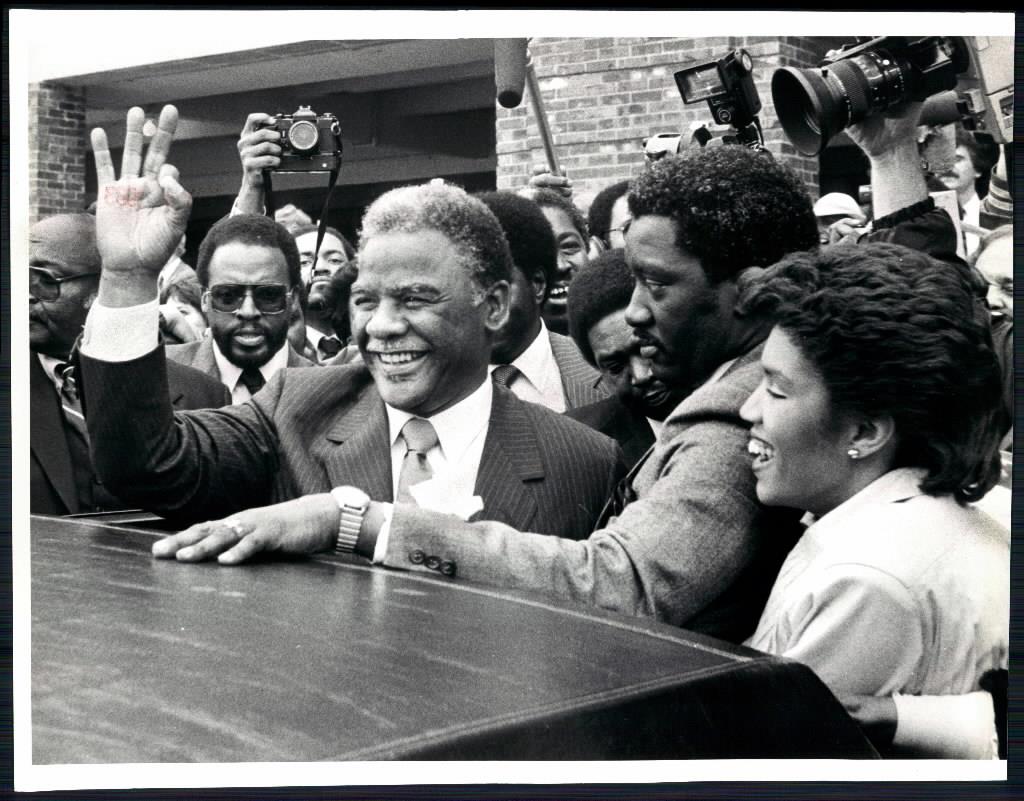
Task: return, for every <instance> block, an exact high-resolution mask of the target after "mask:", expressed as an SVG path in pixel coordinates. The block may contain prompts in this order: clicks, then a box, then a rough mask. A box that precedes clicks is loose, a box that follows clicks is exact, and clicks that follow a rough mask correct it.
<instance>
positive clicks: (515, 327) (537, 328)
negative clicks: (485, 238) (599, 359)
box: [477, 192, 608, 412]
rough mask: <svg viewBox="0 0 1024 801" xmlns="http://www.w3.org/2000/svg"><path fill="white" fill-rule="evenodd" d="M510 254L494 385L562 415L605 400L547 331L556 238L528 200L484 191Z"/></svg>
mask: <svg viewBox="0 0 1024 801" xmlns="http://www.w3.org/2000/svg"><path fill="white" fill-rule="evenodd" d="M477 197H478V198H479V199H480V200H482V201H483V203H484V205H486V206H487V207H488V208H489V209H490V210H491V212H492V213H493V214H494V216H495V217H497V218H498V222H499V223H500V224H501V228H502V231H504V233H505V239H506V240H507V241H508V246H509V250H510V251H511V252H512V282H511V287H510V293H509V313H508V322H507V323H506V324H505V325H504V326H503V327H502V329H501V331H499V332H498V335H497V337H496V338H495V342H494V350H493V351H492V353H491V363H492V365H494V367H493V368H492V371H491V375H492V377H493V378H494V380H495V381H497V382H498V383H500V384H501V385H502V386H505V387H507V388H508V389H510V390H511V391H512V392H513V394H515V395H516V396H517V397H519V398H521V399H522V400H526V401H530V402H532V403H539V404H541V405H543V406H547V407H548V408H549V409H551V410H552V411H554V412H564V411H566V410H567V409H576V408H578V407H580V406H586V405H588V404H591V403H594V402H596V401H598V400H600V399H601V398H604V397H606V396H607V394H608V393H607V391H606V390H605V388H604V387H603V386H602V385H601V383H600V382H601V374H600V373H598V372H597V371H596V370H594V368H593V367H592V366H591V365H589V364H587V362H586V361H584V359H583V357H582V356H581V355H580V352H579V349H578V348H577V347H576V345H575V343H574V342H573V341H572V340H571V339H569V337H566V336H562V335H561V334H556V333H555V332H554V331H549V330H548V328H547V326H546V325H545V324H544V320H543V318H542V316H541V309H542V308H543V306H544V302H545V300H546V299H547V296H548V290H549V288H550V286H551V285H552V283H553V282H554V281H555V280H556V271H557V268H556V261H557V255H556V248H555V237H554V233H553V232H552V230H551V225H550V224H549V223H548V220H547V219H546V217H545V214H544V213H543V212H542V211H541V209H540V207H539V206H538V205H537V204H536V203H534V202H533V201H532V200H528V199H527V198H525V197H521V196H519V195H517V194H515V193H514V192H483V193H481V194H479V195H477Z"/></svg>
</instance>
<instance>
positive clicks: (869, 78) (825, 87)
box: [772, 51, 907, 156]
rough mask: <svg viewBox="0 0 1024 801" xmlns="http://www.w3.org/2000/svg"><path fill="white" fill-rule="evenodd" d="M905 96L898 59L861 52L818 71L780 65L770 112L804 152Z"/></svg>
mask: <svg viewBox="0 0 1024 801" xmlns="http://www.w3.org/2000/svg"><path fill="white" fill-rule="evenodd" d="M906 97H907V87H906V81H905V79H904V69H903V66H902V65H901V63H900V62H899V61H898V60H896V59H894V58H892V57H891V56H890V55H889V54H888V53H885V52H884V51H879V52H866V53H861V54H858V55H856V56H852V57H850V58H848V59H843V60H841V61H836V62H835V63H832V64H829V65H828V66H827V67H824V68H819V69H798V68H795V67H782V68H781V69H779V70H778V71H776V73H775V74H774V75H773V76H772V100H773V102H774V103H775V113H776V114H778V116H779V122H780V123H781V124H782V129H783V130H784V131H785V132H786V136H787V137H789V140H790V141H791V142H792V143H793V145H794V146H795V147H796V149H797V150H799V151H800V152H801V153H803V154H804V155H805V156H816V155H817V154H818V153H820V152H821V151H822V150H823V149H824V148H825V145H827V144H828V142H829V140H830V139H831V138H832V137H833V136H835V135H836V134H838V133H839V132H840V131H842V130H843V129H845V128H846V127H847V126H849V125H853V124H855V123H858V122H860V121H861V120H863V119H864V118H865V117H867V116H868V115H869V114H871V113H873V112H876V111H882V110H884V109H887V108H889V107H890V106H893V105H895V104H896V103H899V102H901V101H902V100H904V99H906Z"/></svg>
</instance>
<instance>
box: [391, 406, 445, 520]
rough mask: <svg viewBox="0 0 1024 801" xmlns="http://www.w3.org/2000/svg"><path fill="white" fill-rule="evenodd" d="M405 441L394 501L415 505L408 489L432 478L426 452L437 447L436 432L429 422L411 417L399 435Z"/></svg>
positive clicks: (432, 473)
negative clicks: (403, 456) (403, 457)
mask: <svg viewBox="0 0 1024 801" xmlns="http://www.w3.org/2000/svg"><path fill="white" fill-rule="evenodd" d="M399 436H401V437H402V439H404V440H405V447H406V452H405V459H404V460H403V461H402V470H401V472H400V473H399V474H398V493H397V494H396V496H395V500H396V501H398V502H399V503H415V502H416V501H415V499H414V498H413V497H412V494H411V493H410V492H409V487H411V486H412V485H413V484H419V483H420V482H421V481H426V480H427V479H429V478H432V477H433V475H434V472H433V471H432V470H431V469H430V463H429V462H428V461H427V452H428V451H429V450H430V449H431V448H434V447H436V446H437V444H438V439H437V432H436V431H435V430H434V426H433V425H431V423H430V421H429V420H423V419H422V418H419V417H413V418H412V419H411V420H409V421H408V422H407V423H406V424H405V425H404V426H402V431H401V433H400V434H399Z"/></svg>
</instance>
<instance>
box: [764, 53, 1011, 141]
mask: <svg viewBox="0 0 1024 801" xmlns="http://www.w3.org/2000/svg"><path fill="white" fill-rule="evenodd" d="M1012 48H1013V40H1012V39H1010V38H1008V37H966V38H965V37H955V36H927V37H910V36H881V37H876V38H873V39H868V40H866V41H858V42H855V43H853V44H850V45H846V46H844V47H842V48H840V49H839V50H836V51H831V52H830V53H828V54H827V55H826V56H825V59H824V60H823V61H822V64H821V66H820V67H817V68H814V69H803V68H799V67H781V68H780V69H778V70H776V72H775V74H774V75H773V76H772V100H773V102H774V105H775V112H776V114H778V117H779V122H780V123H781V124H782V128H783V130H784V131H785V132H786V136H787V137H788V138H789V140H790V141H791V142H792V143H793V145H794V146H795V147H796V148H797V150H799V151H800V152H801V153H803V154H804V155H808V156H813V155H817V154H818V153H820V152H821V151H822V150H823V149H824V148H825V146H826V145H827V144H828V142H829V140H830V139H832V137H834V136H835V135H836V134H838V133H839V132H840V131H842V130H844V129H845V128H847V127H849V126H850V125H854V124H856V123H858V122H861V121H862V120H864V119H866V118H867V117H869V116H871V115H873V114H879V113H881V112H884V111H885V110H887V109H889V108H892V107H893V106H896V105H898V104H900V103H903V102H905V101H908V100H916V101H922V102H924V101H928V100H929V99H930V98H935V97H937V96H939V95H941V94H942V93H945V92H949V91H950V90H957V93H958V95H959V96H960V105H957V106H954V107H952V108H953V109H955V110H953V111H950V112H949V115H950V116H952V117H954V119H949V120H948V121H949V122H954V121H956V119H955V118H956V117H958V116H959V117H968V118H969V119H970V124H968V125H967V127H969V128H972V129H973V130H978V131H983V132H985V133H989V134H991V135H992V136H993V138H994V139H995V140H996V141H998V142H1009V141H1011V139H1012V133H1013V50H1012ZM932 105H933V108H932V109H926V111H925V113H924V115H923V116H926V117H927V116H934V114H935V112H936V108H935V105H936V104H935V103H933V104H932Z"/></svg>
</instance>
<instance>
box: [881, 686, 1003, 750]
mask: <svg viewBox="0 0 1024 801" xmlns="http://www.w3.org/2000/svg"><path fill="white" fill-rule="evenodd" d="M893 701H894V702H895V703H896V734H895V736H894V737H893V741H892V742H893V745H894V746H896V747H897V748H907V749H911V750H912V751H914V752H915V753H920V754H921V755H923V756H930V757H937V758H940V759H998V756H999V736H998V734H997V732H996V726H995V711H994V708H993V704H992V696H991V695H989V694H988V693H987V692H984V691H979V692H973V693H967V694H965V695H900V694H899V693H896V694H895V695H894V696H893Z"/></svg>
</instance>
